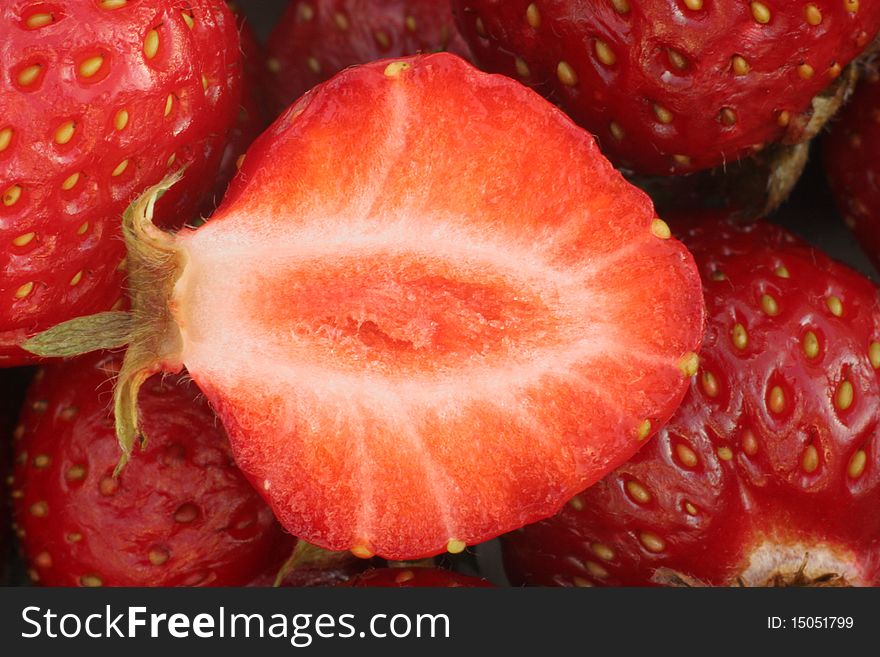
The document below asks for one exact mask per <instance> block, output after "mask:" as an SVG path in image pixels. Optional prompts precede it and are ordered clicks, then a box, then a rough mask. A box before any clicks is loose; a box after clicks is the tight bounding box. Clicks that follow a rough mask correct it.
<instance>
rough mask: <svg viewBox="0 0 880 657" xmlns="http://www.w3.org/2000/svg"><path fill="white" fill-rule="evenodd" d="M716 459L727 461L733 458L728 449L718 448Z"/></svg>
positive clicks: (731, 452) (731, 451)
mask: <svg viewBox="0 0 880 657" xmlns="http://www.w3.org/2000/svg"><path fill="white" fill-rule="evenodd" d="M718 458H719V459H721V460H722V461H729V460H731V459H732V458H733V450H731V449H730V447H719V448H718Z"/></svg>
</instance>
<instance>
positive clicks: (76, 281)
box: [70, 270, 83, 287]
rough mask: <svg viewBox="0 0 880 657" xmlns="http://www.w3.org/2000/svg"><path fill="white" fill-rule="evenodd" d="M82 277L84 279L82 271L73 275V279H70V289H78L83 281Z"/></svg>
mask: <svg viewBox="0 0 880 657" xmlns="http://www.w3.org/2000/svg"><path fill="white" fill-rule="evenodd" d="M82 277H83V273H82V270H80V271H78V272H76V273H75V274H74V275H73V278H71V279H70V287H76V286H77V285H79V282H80V281H81V280H82Z"/></svg>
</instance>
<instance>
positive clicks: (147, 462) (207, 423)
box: [12, 354, 293, 586]
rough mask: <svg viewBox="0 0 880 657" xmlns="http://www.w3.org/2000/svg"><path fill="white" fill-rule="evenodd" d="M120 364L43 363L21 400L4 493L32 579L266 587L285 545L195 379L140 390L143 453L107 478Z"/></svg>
mask: <svg viewBox="0 0 880 657" xmlns="http://www.w3.org/2000/svg"><path fill="white" fill-rule="evenodd" d="M120 362H121V358H120V357H118V356H113V355H105V354H96V355H90V356H87V357H84V358H82V359H78V360H75V361H68V362H65V363H61V364H58V365H54V366H51V367H49V368H47V369H46V370H45V371H44V372H41V373H40V375H38V377H37V379H36V380H35V381H34V383H33V385H32V387H31V389H30V391H29V393H28V398H27V401H26V404H25V407H24V411H23V415H22V419H21V425H20V428H19V429H18V431H17V436H16V437H17V441H16V444H15V448H16V459H15V472H14V475H15V476H14V480H13V488H14V490H13V493H12V495H13V498H14V504H15V516H16V521H17V523H18V526H19V528H20V529H21V530H22V541H21V543H22V547H23V550H24V555H25V558H26V559H27V562H28V564H29V566H30V570H29V573H30V574H31V577H32V578H33V579H34V581H38V582H40V583H41V584H45V585H49V586H190V585H193V586H195V585H200V586H206V585H212V586H220V585H233V586H234V585H243V584H248V583H250V582H252V581H253V580H256V579H262V580H268V581H265V582H264V583H271V577H266V575H267V574H269V575H273V574H274V573H275V572H276V571H277V570H278V568H279V567H280V565H281V563H282V562H283V561H284V559H285V557H286V556H287V555H288V554H289V553H290V551H291V550H292V549H293V541H292V540H291V539H290V537H288V536H286V535H285V534H284V533H283V532H282V531H281V529H280V527H279V526H278V524H277V523H276V521H275V518H274V517H273V515H272V512H271V511H270V510H269V508H268V507H267V506H266V505H265V503H264V502H263V501H262V499H260V497H259V495H257V493H256V492H255V491H254V490H253V489H252V488H251V487H250V485H249V484H248V482H247V480H245V478H244V477H243V476H242V475H241V473H240V472H239V470H238V468H236V466H235V464H234V463H233V460H232V454H231V452H230V449H229V444H228V442H227V439H226V435H225V433H224V432H223V430H222V429H221V427H220V425H219V423H218V422H217V419H216V417H215V416H214V414H213V413H212V412H211V410H210V408H209V407H208V404H207V402H206V401H205V400H204V398H203V397H201V395H200V394H199V391H198V389H197V388H196V387H195V386H194V385H193V384H192V383H191V382H188V381H187V380H186V379H184V378H182V377H170V378H165V379H163V378H162V377H158V376H157V377H154V378H152V379H150V380H149V381H148V382H147V383H146V385H145V387H144V388H143V389H142V392H141V395H140V408H141V412H142V413H143V420H144V423H145V432H146V435H147V444H146V447H145V448H144V449H143V450H142V451H141V450H139V451H138V453H137V454H136V455H135V456H134V457H133V458H132V459H131V461H130V462H129V463H128V465H127V466H126V467H125V468H124V469H123V470H122V472H121V474H120V475H119V477H114V476H113V471H114V468H115V467H116V465H117V463H118V461H119V446H118V443H117V441H116V436H115V433H114V429H113V414H112V412H111V410H110V408H109V407H108V404H110V402H111V400H112V394H111V389H112V381H111V379H112V377H113V376H114V375H115V374H116V373H117V370H118V367H119V365H120Z"/></svg>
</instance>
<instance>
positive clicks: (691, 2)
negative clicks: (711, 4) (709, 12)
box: [684, 0, 703, 11]
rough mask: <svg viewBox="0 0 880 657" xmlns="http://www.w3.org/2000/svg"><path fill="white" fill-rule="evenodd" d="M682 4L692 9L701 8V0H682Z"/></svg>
mask: <svg viewBox="0 0 880 657" xmlns="http://www.w3.org/2000/svg"><path fill="white" fill-rule="evenodd" d="M684 4H685V6H686V7H687V8H688V9H690V10H692V11H699V10H700V9H702V8H703V0H684Z"/></svg>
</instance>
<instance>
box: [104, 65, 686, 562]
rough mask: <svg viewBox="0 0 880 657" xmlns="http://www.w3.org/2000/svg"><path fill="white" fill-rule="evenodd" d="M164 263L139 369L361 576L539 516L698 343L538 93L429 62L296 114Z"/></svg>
mask: <svg viewBox="0 0 880 657" xmlns="http://www.w3.org/2000/svg"><path fill="white" fill-rule="evenodd" d="M153 193H156V192H155V191H154V192H153ZM148 199H149V196H146V197H144V199H142V201H141V202H139V204H138V205H137V206H136V210H135V212H134V213H132V215H130V216H129V217H128V218H127V221H132V222H135V221H147V219H148V208H149V204H148ZM139 217H140V219H139ZM150 234H151V235H152V234H154V233H152V232H151V233H150ZM151 239H152V238H151ZM161 243H162V245H163V246H162V247H161V250H162V254H164V255H161V256H160V257H159V258H158V259H157V260H156V261H155V262H156V266H157V267H159V268H160V270H161V268H162V267H166V269H165V270H164V271H165V274H164V275H166V276H167V275H168V269H167V263H168V254H169V253H173V254H175V256H174V261H176V262H178V263H180V265H179V268H178V269H176V270H175V271H174V272H171V274H172V276H173V278H172V280H173V281H174V282H173V289H172V286H170V285H169V286H167V287H166V288H163V287H162V286H157V285H156V279H155V278H154V277H146V278H144V280H142V281H138V280H135V281H134V292H133V295H134V299H135V307H138V304H139V303H144V304H148V305H149V304H161V303H167V304H168V308H169V316H168V317H167V318H163V319H162V320H160V321H161V324H162V326H161V330H162V331H164V333H163V337H162V338H161V340H158V341H155V342H154V343H153V345H152V346H148V345H147V344H146V343H143V344H141V343H138V342H137V341H136V342H135V343H134V344H132V345H131V346H130V348H129V362H131V363H135V364H136V365H133V366H132V367H133V368H138V369H139V368H145V369H146V371H155V370H156V369H158V368H165V369H169V370H173V369H176V368H179V367H180V366H181V365H185V366H186V368H187V371H188V372H189V374H190V375H191V376H192V378H193V379H194V380H195V381H196V383H197V384H198V385H199V387H200V388H201V389H202V390H203V392H204V393H205V395H206V396H207V397H208V399H209V400H210V401H211V403H212V405H213V406H214V408H215V409H216V411H217V413H218V415H219V416H220V417H221V419H222V420H223V423H224V425H225V426H226V428H227V430H228V432H229V435H230V440H231V442H232V445H233V450H234V452H235V454H236V460H237V462H238V463H239V465H240V466H241V467H242V469H243V470H244V472H245V473H246V474H247V476H248V477H249V478H250V479H251V481H252V482H253V484H254V485H255V487H256V488H257V489H258V490H259V491H260V492H261V493H262V494H263V496H264V497H265V498H266V499H267V500H268V501H269V503H270V504H271V506H272V508H273V510H274V511H275V513H276V515H277V516H278V517H279V519H280V520H281V522H282V524H283V525H284V526H285V528H286V529H287V530H288V531H290V532H291V533H292V534H294V535H295V536H299V537H300V538H302V539H304V540H306V541H308V542H309V543H313V544H316V545H318V546H320V547H323V548H326V549H330V550H346V549H350V550H352V551H353V552H355V554H357V555H359V556H364V557H368V556H371V555H373V554H376V555H379V556H383V557H386V558H391V559H414V558H421V557H425V556H430V555H433V554H437V553H438V552H441V551H444V550H449V551H451V552H460V551H461V550H463V549H465V547H466V546H467V545H471V544H475V543H479V542H481V541H484V540H487V539H489V538H491V537H493V536H496V535H498V534H499V533H501V532H503V531H506V530H509V529H513V528H515V527H518V526H521V525H522V524H524V523H526V522H530V521H534V520H537V519H539V518H542V517H546V516H547V515H550V514H552V513H553V512H555V511H556V510H557V509H558V508H559V506H560V505H561V504H562V503H563V502H564V500H565V499H567V498H568V497H570V496H571V495H572V494H574V493H575V492H577V491H578V490H581V489H582V488H584V487H585V486H587V485H589V484H591V483H593V482H594V481H596V480H597V479H598V478H600V477H601V476H602V475H603V474H605V473H606V472H608V471H609V470H610V469H612V468H613V467H615V466H616V465H619V464H620V463H622V462H623V461H624V460H625V459H626V458H628V457H629V456H630V455H632V454H633V453H634V452H635V451H636V450H637V449H638V448H639V447H640V446H641V445H642V444H643V441H644V440H645V439H646V438H647V437H648V436H649V435H651V434H652V433H653V432H654V431H655V430H656V428H657V427H659V426H660V425H661V424H662V423H663V422H665V421H666V420H667V419H668V418H669V417H670V415H671V414H672V412H673V410H674V409H675V407H676V406H677V405H678V403H679V402H680V400H681V397H682V395H683V394H684V391H685V389H686V386H687V380H688V377H689V376H690V375H691V374H692V368H693V366H694V363H695V359H696V356H695V355H694V353H693V352H694V351H695V350H696V349H697V348H698V347H699V343H700V338H701V333H702V324H703V305H702V296H701V294H700V287H699V280H698V276H697V273H696V270H695V265H694V263H693V261H692V259H691V257H690V255H689V254H688V253H687V251H686V250H685V249H684V247H683V246H682V245H681V244H680V243H678V242H677V241H675V240H674V239H670V234H669V230H668V227H667V226H666V224H664V223H663V222H662V221H661V220H659V219H657V218H656V216H655V215H654V212H653V209H652V207H651V204H650V201H649V199H648V198H647V197H646V196H645V195H644V194H643V193H642V192H640V191H639V190H637V189H636V188H634V187H632V186H631V185H629V184H628V183H626V182H625V181H624V180H623V178H622V177H621V176H620V175H619V174H618V173H617V172H616V171H614V169H613V168H612V167H611V165H610V164H609V163H608V162H607V160H605V159H604V158H603V157H602V156H601V154H600V153H599V151H598V149H597V147H596V144H595V142H594V140H593V139H592V137H591V136H590V135H589V134H588V133H586V132H585V131H583V130H581V129H580V128H578V127H577V126H575V125H574V124H573V123H571V121H570V120H569V119H568V118H567V117H566V116H565V115H564V114H563V113H562V112H560V111H559V110H557V109H556V108H555V107H553V106H552V105H550V104H549V103H547V102H546V101H545V100H544V99H542V98H541V97H540V96H538V95H537V94H535V93H534V92H532V91H530V90H529V89H527V88H525V87H523V86H522V85H519V84H517V83H515V82H514V81H512V80H510V79H508V78H506V77H504V76H498V75H487V74H485V73H482V72H480V71H478V70H476V69H475V68H473V67H472V66H470V65H469V64H468V63H466V62H465V61H463V60H462V59H460V58H458V57H456V56H454V55H450V54H446V53H438V54H434V55H429V56H419V57H413V58H405V59H402V60H395V61H390V60H386V61H380V62H375V63H372V64H368V65H364V66H360V67H353V68H350V69H347V70H346V71H344V72H343V73H341V74H339V75H338V76H337V77H335V78H333V79H332V80H330V81H329V82H327V83H325V84H324V85H322V86H319V87H317V88H316V89H315V90H313V91H312V92H310V93H308V94H306V96H304V97H303V98H302V99H301V100H300V101H299V102H298V103H297V104H296V105H294V106H293V107H291V108H290V109H289V110H288V111H287V112H286V113H285V114H283V115H282V116H281V117H279V119H278V120H277V121H276V122H275V123H274V124H273V126H272V127H270V128H269V130H267V131H266V132H265V133H264V134H263V135H262V136H261V137H260V138H258V139H257V141H256V142H255V143H254V145H253V146H252V147H251V149H250V150H249V151H248V155H247V158H246V159H245V161H244V164H243V166H242V169H241V171H240V174H239V175H238V176H237V177H236V178H235V179H234V180H233V182H232V184H231V186H230V189H229V191H228V193H227V195H226V197H225V199H224V202H223V204H222V205H221V206H220V208H218V210H217V212H216V213H215V214H214V216H213V217H212V219H211V221H209V222H207V223H206V224H204V225H203V226H201V227H199V229H198V230H195V231H192V230H186V231H183V232H180V233H178V234H177V235H176V236H163V237H162V240H161ZM131 253H132V254H134V257H141V258H145V266H150V265H149V263H147V262H146V260H149V259H150V256H148V255H145V254H147V253H148V251H145V250H144V249H143V248H139V247H138V246H137V244H134V245H133V248H132V249H131ZM162 263H166V264H162ZM160 275H161V274H160ZM162 289H170V290H171V295H170V296H171V298H170V300H168V299H162V300H157V299H156V295H157V294H158V295H159V296H161V295H162V294H163V292H162V291H161V290H162ZM148 297H151V298H152V301H146V300H145V299H146V298H148ZM141 300H143V301H141ZM151 307H153V308H156V307H160V306H156V305H152V306H151ZM169 327H170V328H169ZM152 335H153V334H152V333H150V332H149V331H146V332H143V334H142V337H144V338H147V339H148V340H152V339H153V338H151V337H150V336H152ZM135 371H136V369H130V371H129V372H127V374H126V376H125V377H121V384H120V386H119V387H118V388H117V391H118V394H120V395H127V394H128V393H127V392H125V390H127V387H128V386H129V385H134V384H132V383H131V381H133V380H134V379H131V378H130V375H132V374H133V373H134V372H135ZM120 398H121V397H120ZM129 426H130V425H129V424H126V423H123V430H122V432H121V434H120V438H121V442H122V444H123V446H127V445H131V442H132V441H131V438H130V436H131V435H132V434H131V433H130V430H131V429H130V428H129Z"/></svg>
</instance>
